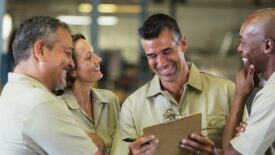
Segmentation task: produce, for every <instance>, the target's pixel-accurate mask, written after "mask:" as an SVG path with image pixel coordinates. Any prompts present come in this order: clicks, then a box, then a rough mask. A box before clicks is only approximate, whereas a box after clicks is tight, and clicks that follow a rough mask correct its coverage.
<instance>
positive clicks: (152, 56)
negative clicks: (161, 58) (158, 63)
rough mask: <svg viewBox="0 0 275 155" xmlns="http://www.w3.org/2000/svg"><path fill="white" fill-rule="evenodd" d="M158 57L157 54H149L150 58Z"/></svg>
mask: <svg viewBox="0 0 275 155" xmlns="http://www.w3.org/2000/svg"><path fill="white" fill-rule="evenodd" d="M156 57H157V55H155V54H147V58H148V59H154V58H156Z"/></svg>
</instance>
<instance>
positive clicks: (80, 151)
mask: <svg viewBox="0 0 275 155" xmlns="http://www.w3.org/2000/svg"><path fill="white" fill-rule="evenodd" d="M72 48H73V44H72V39H71V37H70V32H69V28H68V26H67V24H65V23H63V22H61V21H59V20H57V19H55V18H52V17H46V16H36V17H32V18H30V19H27V20H26V21H24V22H23V23H22V24H21V25H20V28H19V29H18V31H17V33H16V36H15V40H14V42H13V54H14V58H15V63H16V66H15V69H14V72H13V73H9V75H8V83H7V84H6V85H5V87H4V88H3V91H2V95H1V98H0V99H1V100H0V126H1V127H0V154H1V155H34V154H35V155H37V154H56V155H70V154H72V155H92V154H95V153H96V151H97V148H96V146H95V145H94V144H93V142H92V140H91V139H90V138H89V136H88V135H87V134H86V133H85V132H84V130H83V129H82V128H81V127H80V126H79V125H78V124H77V123H76V121H75V120H74V119H73V116H72V114H71V113H70V112H69V110H68V108H67V107H66V106H65V105H64V104H62V103H59V102H60V101H59V100H58V99H57V98H56V97H55V95H54V94H52V93H51V90H54V89H56V88H57V87H63V86H64V85H65V84H66V82H65V77H66V72H67V68H68V67H69V66H72V67H74V63H73V61H72V58H71V55H72Z"/></svg>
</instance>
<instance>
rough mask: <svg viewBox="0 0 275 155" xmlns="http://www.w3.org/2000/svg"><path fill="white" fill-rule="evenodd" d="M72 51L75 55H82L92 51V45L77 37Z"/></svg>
mask: <svg viewBox="0 0 275 155" xmlns="http://www.w3.org/2000/svg"><path fill="white" fill-rule="evenodd" d="M74 52H75V53H76V54H77V55H84V54H86V53H88V52H93V46H92V45H91V44H90V43H89V42H88V41H87V40H84V39H79V40H77V42H76V43H75V45H74Z"/></svg>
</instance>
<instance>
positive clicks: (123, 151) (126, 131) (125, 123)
mask: <svg viewBox="0 0 275 155" xmlns="http://www.w3.org/2000/svg"><path fill="white" fill-rule="evenodd" d="M130 103H131V100H130V99H127V100H126V101H125V102H124V103H123V105H122V108H121V113H120V117H119V123H118V127H117V131H116V134H115V139H114V141H113V146H112V151H111V154H113V155H118V154H119V155H128V154H129V151H131V153H133V154H135V153H137V152H140V151H141V150H138V149H141V147H140V145H141V144H143V143H144V141H145V140H153V139H155V138H152V137H150V136H149V137H139V134H138V132H137V130H138V129H137V128H136V125H135V123H134V118H133V116H132V110H133V109H131V107H130V106H129V104H130ZM125 138H135V139H136V138H138V139H137V140H136V141H135V142H133V143H130V142H125V141H123V139H125ZM153 144H154V143H152V144H151V145H146V147H145V145H144V147H142V150H150V149H151V148H155V145H153ZM150 152H151V151H150Z"/></svg>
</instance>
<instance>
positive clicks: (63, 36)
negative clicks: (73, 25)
mask: <svg viewBox="0 0 275 155" xmlns="http://www.w3.org/2000/svg"><path fill="white" fill-rule="evenodd" d="M56 32H57V35H58V41H57V43H60V44H62V45H63V46H65V48H72V47H73V41H72V38H71V35H70V33H69V32H68V30H66V29H64V28H62V27H58V28H57V30H56Z"/></svg>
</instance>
